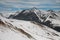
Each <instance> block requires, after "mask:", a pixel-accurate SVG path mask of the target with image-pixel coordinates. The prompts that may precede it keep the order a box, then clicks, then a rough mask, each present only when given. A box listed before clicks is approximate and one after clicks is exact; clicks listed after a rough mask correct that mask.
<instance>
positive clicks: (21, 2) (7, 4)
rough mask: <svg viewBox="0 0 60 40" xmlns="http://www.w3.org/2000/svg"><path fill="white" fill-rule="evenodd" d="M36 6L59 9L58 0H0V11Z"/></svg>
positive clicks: (59, 1) (41, 8)
mask: <svg viewBox="0 0 60 40" xmlns="http://www.w3.org/2000/svg"><path fill="white" fill-rule="evenodd" d="M33 7H36V8H38V9H40V10H49V9H51V10H58V11H59V10H60V0H0V12H14V11H19V10H24V9H29V8H33Z"/></svg>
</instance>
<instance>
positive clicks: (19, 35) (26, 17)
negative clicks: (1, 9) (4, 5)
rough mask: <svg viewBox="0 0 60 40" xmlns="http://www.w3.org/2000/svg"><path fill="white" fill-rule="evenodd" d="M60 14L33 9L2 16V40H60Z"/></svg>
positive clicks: (0, 22)
mask: <svg viewBox="0 0 60 40" xmlns="http://www.w3.org/2000/svg"><path fill="white" fill-rule="evenodd" d="M59 14H60V13H58V12H55V11H52V10H48V11H42V10H38V9H37V8H35V7H34V8H31V9H26V10H22V11H21V12H19V11H17V12H15V13H11V14H10V16H9V15H8V14H6V15H8V17H7V18H6V16H3V14H0V40H60V23H59V22H60V16H59Z"/></svg>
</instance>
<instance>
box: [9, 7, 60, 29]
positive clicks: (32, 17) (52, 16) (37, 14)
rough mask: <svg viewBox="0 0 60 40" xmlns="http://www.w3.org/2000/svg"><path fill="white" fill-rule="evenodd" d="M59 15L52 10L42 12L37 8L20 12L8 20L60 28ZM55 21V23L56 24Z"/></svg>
mask: <svg viewBox="0 0 60 40" xmlns="http://www.w3.org/2000/svg"><path fill="white" fill-rule="evenodd" d="M59 15H60V14H59V13H58V12H55V11H53V10H48V11H42V10H38V9H37V8H35V7H34V8H31V9H26V10H22V11H21V12H20V13H18V14H17V15H11V16H10V17H9V18H13V19H19V20H28V21H35V22H39V23H42V24H44V25H46V26H51V27H53V28H54V27H56V26H57V27H60V23H59V22H60V16H59ZM56 21H57V22H56Z"/></svg>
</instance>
